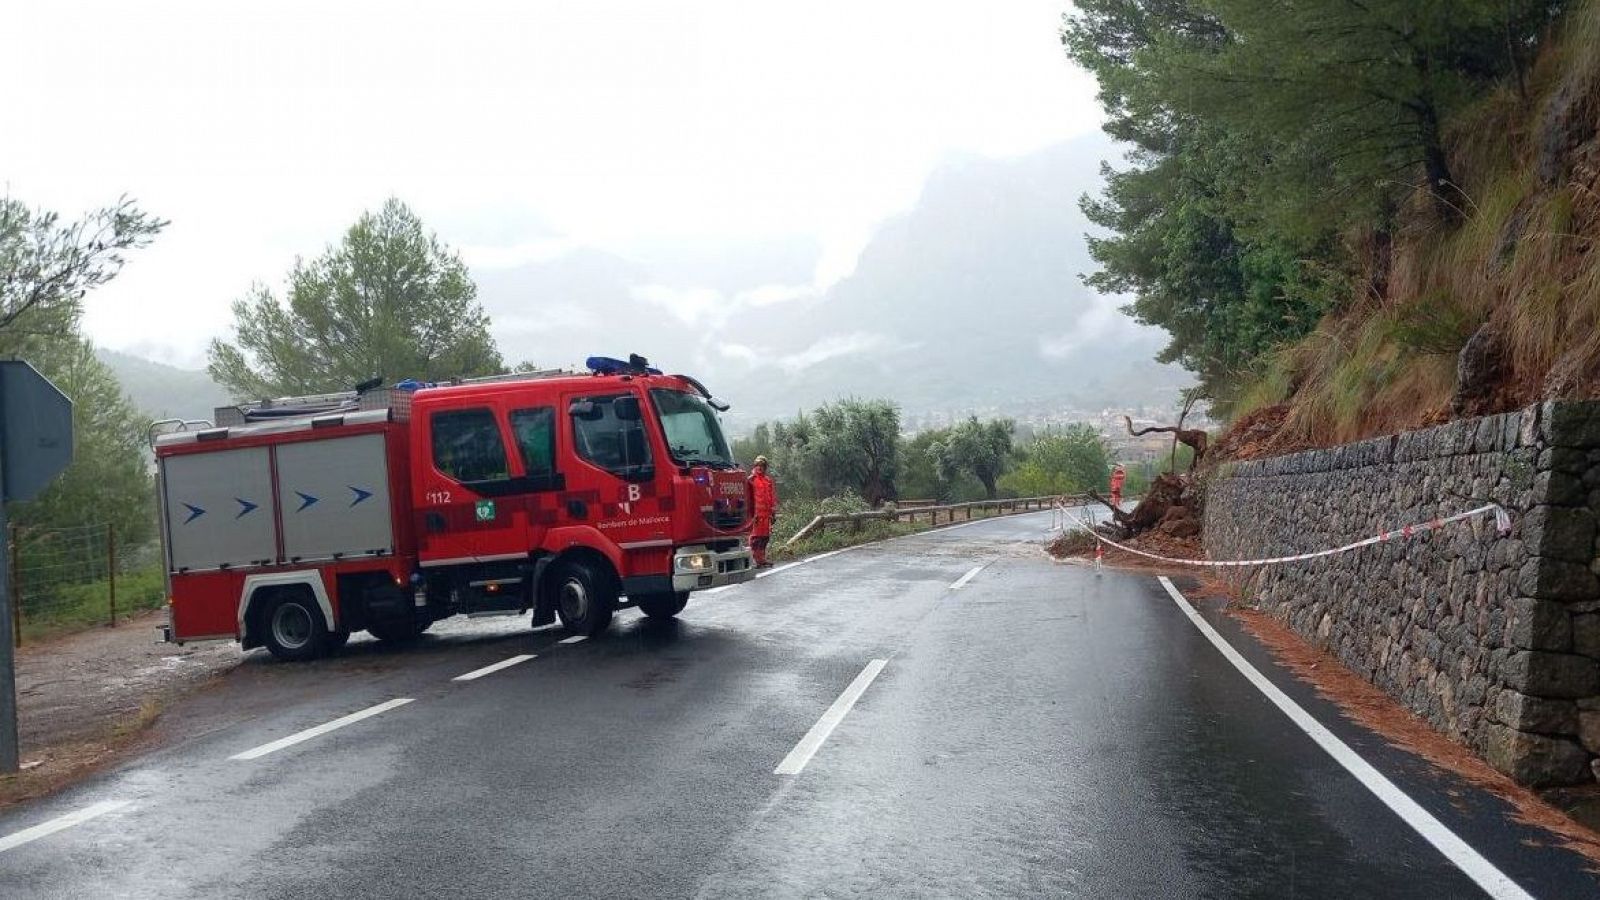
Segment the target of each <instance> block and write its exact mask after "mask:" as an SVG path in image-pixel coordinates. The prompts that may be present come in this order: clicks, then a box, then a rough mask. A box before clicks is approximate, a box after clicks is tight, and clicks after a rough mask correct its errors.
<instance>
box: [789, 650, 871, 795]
mask: <svg viewBox="0 0 1600 900" xmlns="http://www.w3.org/2000/svg"><path fill="white" fill-rule="evenodd" d="M888 664H889V661H888V660H887V659H875V660H873V661H871V662H869V663H867V665H866V668H864V669H862V670H861V672H860V674H858V675H856V677H855V680H854V681H852V682H850V685H849V687H846V688H845V689H844V693H842V694H840V695H839V696H838V698H837V699H835V700H834V701H833V704H832V705H830V706H829V707H828V709H827V711H826V712H824V713H823V714H822V718H820V719H818V720H817V722H816V724H815V725H812V726H811V730H810V731H807V732H806V733H805V736H804V737H802V738H800V742H799V743H798V744H795V745H794V749H793V750H790V751H789V755H787V756H785V757H784V758H783V761H782V762H780V763H778V767H777V768H776V769H773V770H772V774H774V775H799V774H800V772H801V771H803V770H804V769H805V767H806V763H809V762H810V761H811V757H813V756H816V755H817V751H818V750H821V749H822V745H823V744H824V743H825V742H826V741H827V740H828V736H829V735H831V734H833V730H834V729H835V728H837V727H839V723H840V722H843V721H844V717H845V715H847V714H848V713H849V712H850V709H851V708H852V707H854V706H855V705H856V701H857V700H860V699H861V695H862V694H864V693H866V692H867V688H868V687H869V686H870V685H871V684H872V682H873V681H874V680H875V679H876V678H877V677H878V673H879V672H882V671H883V667H884V666H886V665H888Z"/></svg>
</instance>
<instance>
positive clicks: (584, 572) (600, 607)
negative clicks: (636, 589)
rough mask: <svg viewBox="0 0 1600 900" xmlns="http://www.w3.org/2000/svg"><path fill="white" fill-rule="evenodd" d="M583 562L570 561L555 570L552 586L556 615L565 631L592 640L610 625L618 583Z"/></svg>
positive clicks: (614, 608) (605, 573)
mask: <svg viewBox="0 0 1600 900" xmlns="http://www.w3.org/2000/svg"><path fill="white" fill-rule="evenodd" d="M609 576H610V573H609V572H603V571H599V570H598V569H596V568H595V566H594V565H592V564H591V563H588V562H584V561H582V560H576V559H574V560H570V561H568V562H566V563H563V564H562V566H561V568H560V569H558V570H557V571H556V572H555V573H554V576H553V578H552V579H551V583H552V584H553V586H554V588H555V592H556V615H558V616H560V617H561V624H562V625H565V626H566V627H567V630H568V631H572V632H575V633H577V634H582V635H588V636H589V637H594V636H595V635H598V634H600V633H601V632H602V631H605V630H606V626H608V625H610V624H611V614H612V613H613V612H615V611H616V608H617V595H618V593H619V592H618V590H617V580H616V579H615V578H612V577H609Z"/></svg>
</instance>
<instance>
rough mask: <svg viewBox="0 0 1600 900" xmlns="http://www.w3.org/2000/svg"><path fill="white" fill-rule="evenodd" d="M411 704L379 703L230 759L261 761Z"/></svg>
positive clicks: (398, 701)
mask: <svg viewBox="0 0 1600 900" xmlns="http://www.w3.org/2000/svg"><path fill="white" fill-rule="evenodd" d="M410 702H411V698H410V697H401V698H398V699H395V700H388V701H385V702H383V703H379V704H378V705H377V706H369V707H367V708H366V709H363V710H361V711H360V712H353V713H351V714H350V715H348V716H341V717H339V718H337V719H334V720H333V721H332V722H325V723H323V724H321V725H318V726H317V727H315V728H307V729H306V730H305V731H301V732H298V733H296V734H291V735H289V736H288V737H286V738H278V739H277V740H275V741H273V742H272V743H270V744H262V745H261V746H259V747H256V748H255V749H253V750H246V751H244V752H243V753H235V754H234V755H232V756H230V757H228V758H229V759H240V760H251V759H260V758H261V757H263V756H266V755H267V754H268V753H276V752H277V751H279V750H282V749H283V748H285V747H293V746H294V745H295V744H298V743H300V742H302V741H309V740H311V739H312V738H314V737H319V736H321V735H324V734H327V733H328V732H330V731H337V730H338V729H340V728H343V727H345V726H346V725H354V724H355V723H357V722H359V721H361V720H362V719H370V718H372V717H373V716H376V715H378V714H379V713H386V712H388V711H389V710H391V709H394V708H395V707H397V706H405V705H406V704H407V703H410Z"/></svg>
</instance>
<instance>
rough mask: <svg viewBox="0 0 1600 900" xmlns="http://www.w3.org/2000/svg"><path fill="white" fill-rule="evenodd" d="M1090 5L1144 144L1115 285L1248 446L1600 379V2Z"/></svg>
mask: <svg viewBox="0 0 1600 900" xmlns="http://www.w3.org/2000/svg"><path fill="white" fill-rule="evenodd" d="M1158 6H1159V9H1158V8H1157V7H1158ZM1078 8H1079V11H1078V12H1077V13H1075V14H1074V15H1073V16H1072V17H1071V18H1069V20H1068V23H1067V27H1066V30H1065V32H1064V38H1065V41H1066V43H1067V45H1068V48H1069V50H1070V52H1071V53H1072V55H1073V56H1074V58H1075V59H1077V60H1078V61H1079V62H1080V63H1082V64H1083V65H1085V66H1086V67H1088V68H1089V69H1090V70H1091V71H1094V72H1095V73H1096V75H1097V76H1098V78H1099V82H1100V86H1101V101H1102V105H1103V107H1104V108H1105V110H1106V113H1107V118H1108V124H1107V131H1108V132H1110V133H1111V134H1113V135H1114V136H1116V137H1118V138H1119V139H1120V140H1122V141H1124V142H1125V145H1132V146H1133V147H1134V148H1136V152H1133V153H1130V154H1129V155H1128V157H1126V163H1127V165H1125V166H1121V167H1116V168H1114V170H1113V171H1112V172H1111V173H1110V175H1109V176H1108V181H1107V187H1106V189H1105V190H1104V191H1102V192H1101V193H1100V194H1099V195H1097V196H1096V197H1095V198H1094V200H1093V202H1092V203H1090V204H1089V206H1088V207H1087V211H1088V213H1089V217H1090V219H1091V220H1092V221H1094V222H1095V223H1096V224H1097V225H1100V226H1101V227H1102V228H1104V229H1105V233H1106V235H1107V236H1106V237H1101V238H1091V240H1090V252H1091V253H1092V255H1093V256H1094V260H1095V262H1096V263H1097V264H1098V271H1096V272H1095V274H1093V275H1092V276H1091V278H1090V281H1091V283H1092V284H1093V285H1094V286H1096V287H1098V288H1100V289H1101V290H1102V291H1106V292H1110V293H1132V294H1133V295H1134V302H1133V304H1132V309H1133V310H1134V312H1135V315H1136V317H1137V318H1139V319H1140V320H1141V321H1143V322H1146V323H1149V324H1153V325H1158V326H1160V327H1161V328H1163V329H1164V330H1165V331H1166V332H1167V335H1168V338H1169V342H1168V345H1167V347H1166V349H1165V350H1163V351H1162V358H1163V359H1168V360H1172V361H1175V362H1180V363H1181V364H1182V365H1184V367H1185V368H1188V369H1189V370H1190V371H1192V372H1194V373H1195V375H1196V377H1197V379H1198V381H1199V386H1200V390H1201V393H1202V396H1204V397H1205V398H1206V399H1208V400H1209V401H1210V403H1211V406H1212V409H1213V412H1214V414H1218V415H1219V416H1220V417H1233V418H1235V419H1237V420H1238V421H1239V422H1240V428H1241V430H1243V431H1247V432H1248V435H1242V436H1239V437H1238V438H1236V439H1234V440H1231V441H1230V442H1229V443H1230V444H1233V445H1236V446H1237V447H1238V448H1239V450H1240V451H1241V452H1245V453H1264V452H1275V451H1282V450H1287V449H1294V448H1299V447H1308V446H1326V445H1331V444H1335V443H1341V442H1346V441H1351V440H1355V439H1359V438H1362V437H1366V436H1371V435H1376V434H1381V433H1388V432H1393V431H1398V430H1403V429H1408V428H1414V427H1418V426H1423V425H1428V424H1433V423H1437V422H1440V421H1444V420H1447V419H1451V418H1457V417H1463V416H1471V415H1478V414H1486V413H1492V412H1497V411H1503V410H1508V409H1512V408H1516V407H1519V406H1522V405H1525V404H1528V403H1531V402H1535V401H1538V400H1540V399H1544V398H1557V397H1592V396H1596V395H1597V394H1600V302H1597V301H1596V297H1597V296H1600V257H1597V256H1596V255H1595V254H1594V253H1593V252H1592V247H1593V244H1594V241H1595V239H1596V238H1597V237H1600V200H1597V197H1600V194H1597V193H1596V189H1597V188H1600V140H1597V134H1600V53H1597V51H1596V47H1597V46H1600V2H1595V0H1513V2H1509V3H1491V2H1489V0H1462V2H1459V3H1451V4H1433V3H1430V4H1345V3H1338V2H1333V0H1308V2H1307V3H1305V4H1302V5H1300V6H1297V12H1296V14H1295V15H1293V16H1284V15H1282V12H1281V10H1280V9H1278V8H1277V6H1276V5H1275V4H1263V3H1259V2H1251V0H1217V2H1214V3H1204V4H1201V3H1188V2H1180V3H1173V4H1160V5H1150V6H1149V7H1148V15H1146V16H1144V17H1142V18H1141V17H1130V16H1129V15H1127V11H1128V9H1129V8H1130V7H1129V5H1128V4H1124V3H1121V2H1119V0H1080V3H1079V4H1078ZM1141 8H1145V7H1143V6H1141Z"/></svg>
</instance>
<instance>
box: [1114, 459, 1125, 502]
mask: <svg viewBox="0 0 1600 900" xmlns="http://www.w3.org/2000/svg"><path fill="white" fill-rule="evenodd" d="M1126 480H1128V473H1127V471H1126V470H1124V469H1123V468H1122V464H1121V463H1118V464H1117V465H1116V466H1115V467H1114V468H1113V469H1112V470H1111V505H1112V506H1115V507H1116V508H1117V509H1121V508H1122V483H1123V482H1124V481H1126Z"/></svg>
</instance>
